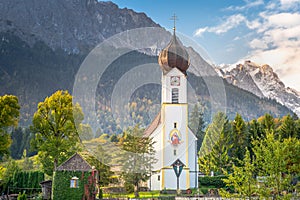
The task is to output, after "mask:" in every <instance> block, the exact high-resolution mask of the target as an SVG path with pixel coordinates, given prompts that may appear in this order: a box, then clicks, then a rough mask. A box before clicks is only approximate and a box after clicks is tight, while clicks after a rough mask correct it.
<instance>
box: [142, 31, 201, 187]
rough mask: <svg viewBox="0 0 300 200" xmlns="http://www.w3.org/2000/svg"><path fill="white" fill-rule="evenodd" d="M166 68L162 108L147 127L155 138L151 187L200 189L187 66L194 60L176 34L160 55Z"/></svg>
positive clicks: (147, 134)
mask: <svg viewBox="0 0 300 200" xmlns="http://www.w3.org/2000/svg"><path fill="white" fill-rule="evenodd" d="M158 63H159V65H160V67H161V70H162V78H161V83H162V84H161V85H162V89H161V91H162V94H161V110H160V112H159V113H158V114H157V116H156V117H155V119H154V120H153V121H152V123H151V124H150V125H149V126H148V127H147V129H146V130H145V133H144V134H145V136H147V137H152V138H153V141H155V144H154V147H155V150H156V153H155V158H156V159H157V160H158V161H157V162H156V163H153V165H152V172H151V177H150V179H149V181H148V187H149V188H150V190H164V189H166V190H186V189H189V188H197V186H198V184H197V183H198V176H197V169H198V164H197V159H198V157H197V138H196V136H195V135H194V134H193V132H192V131H191V130H190V129H189V127H188V102H187V83H188V82H187V72H186V71H187V69H188V68H189V65H190V61H189V55H188V53H187V51H186V50H185V48H184V47H183V46H182V45H181V44H180V42H179V41H178V39H177V37H176V34H175V26H174V33H173V36H172V39H171V41H170V42H169V44H168V45H167V47H165V48H164V49H163V50H162V51H161V53H160V54H159V57H158Z"/></svg>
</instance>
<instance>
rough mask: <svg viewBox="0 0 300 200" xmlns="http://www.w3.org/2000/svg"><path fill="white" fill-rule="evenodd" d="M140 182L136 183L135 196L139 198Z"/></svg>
mask: <svg viewBox="0 0 300 200" xmlns="http://www.w3.org/2000/svg"><path fill="white" fill-rule="evenodd" d="M139 196H140V195H139V183H136V184H135V185H134V197H135V198H139Z"/></svg>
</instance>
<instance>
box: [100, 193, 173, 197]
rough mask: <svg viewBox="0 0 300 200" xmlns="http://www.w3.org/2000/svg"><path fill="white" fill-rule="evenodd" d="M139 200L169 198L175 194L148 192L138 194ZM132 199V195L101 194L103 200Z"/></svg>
mask: <svg viewBox="0 0 300 200" xmlns="http://www.w3.org/2000/svg"><path fill="white" fill-rule="evenodd" d="M139 195H140V197H139V198H157V197H167V196H168V197H170V196H175V194H173V195H172V194H161V193H160V191H149V192H139ZM122 197H124V198H125V197H127V198H134V193H129V194H127V193H119V194H103V198H122Z"/></svg>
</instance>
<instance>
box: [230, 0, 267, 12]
mask: <svg viewBox="0 0 300 200" xmlns="http://www.w3.org/2000/svg"><path fill="white" fill-rule="evenodd" d="M245 3H246V4H245V5H243V6H229V7H227V8H225V9H224V10H229V11H243V10H247V9H249V8H252V7H256V6H260V5H263V4H264V1H263V0H256V1H249V0H248V1H247V0H246V1H245Z"/></svg>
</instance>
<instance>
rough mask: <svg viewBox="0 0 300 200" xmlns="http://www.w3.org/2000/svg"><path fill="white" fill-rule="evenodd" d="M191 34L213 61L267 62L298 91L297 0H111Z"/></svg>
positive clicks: (299, 28) (299, 7)
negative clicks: (174, 25)
mask: <svg viewBox="0 0 300 200" xmlns="http://www.w3.org/2000/svg"><path fill="white" fill-rule="evenodd" d="M112 2H114V3H115V4H117V5H118V6H119V7H120V8H128V9H133V10H134V11H136V12H144V13H145V14H146V15H147V16H148V17H150V18H151V19H152V20H153V21H155V22H156V23H158V24H160V25H161V26H162V27H164V28H166V29H172V28H173V21H172V20H170V18H171V17H172V15H174V13H175V14H176V16H177V17H178V20H177V21H176V30H177V31H178V32H180V33H182V34H184V35H185V36H188V37H190V38H192V39H193V40H195V41H196V42H197V43H198V44H199V45H200V46H202V47H203V49H204V50H205V51H206V52H207V53H208V55H209V58H210V62H212V63H213V64H216V65H223V64H230V65H235V64H238V63H242V64H243V63H244V61H245V60H251V61H252V62H254V63H257V64H259V65H262V64H269V65H270V66H271V67H272V68H273V69H274V71H275V72H276V73H277V74H278V75H279V78H280V79H281V80H282V81H283V82H284V84H285V85H286V86H287V87H291V88H294V89H296V90H298V91H300V76H299V75H300V0H193V1H187V0H186V1H183V0H112Z"/></svg>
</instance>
